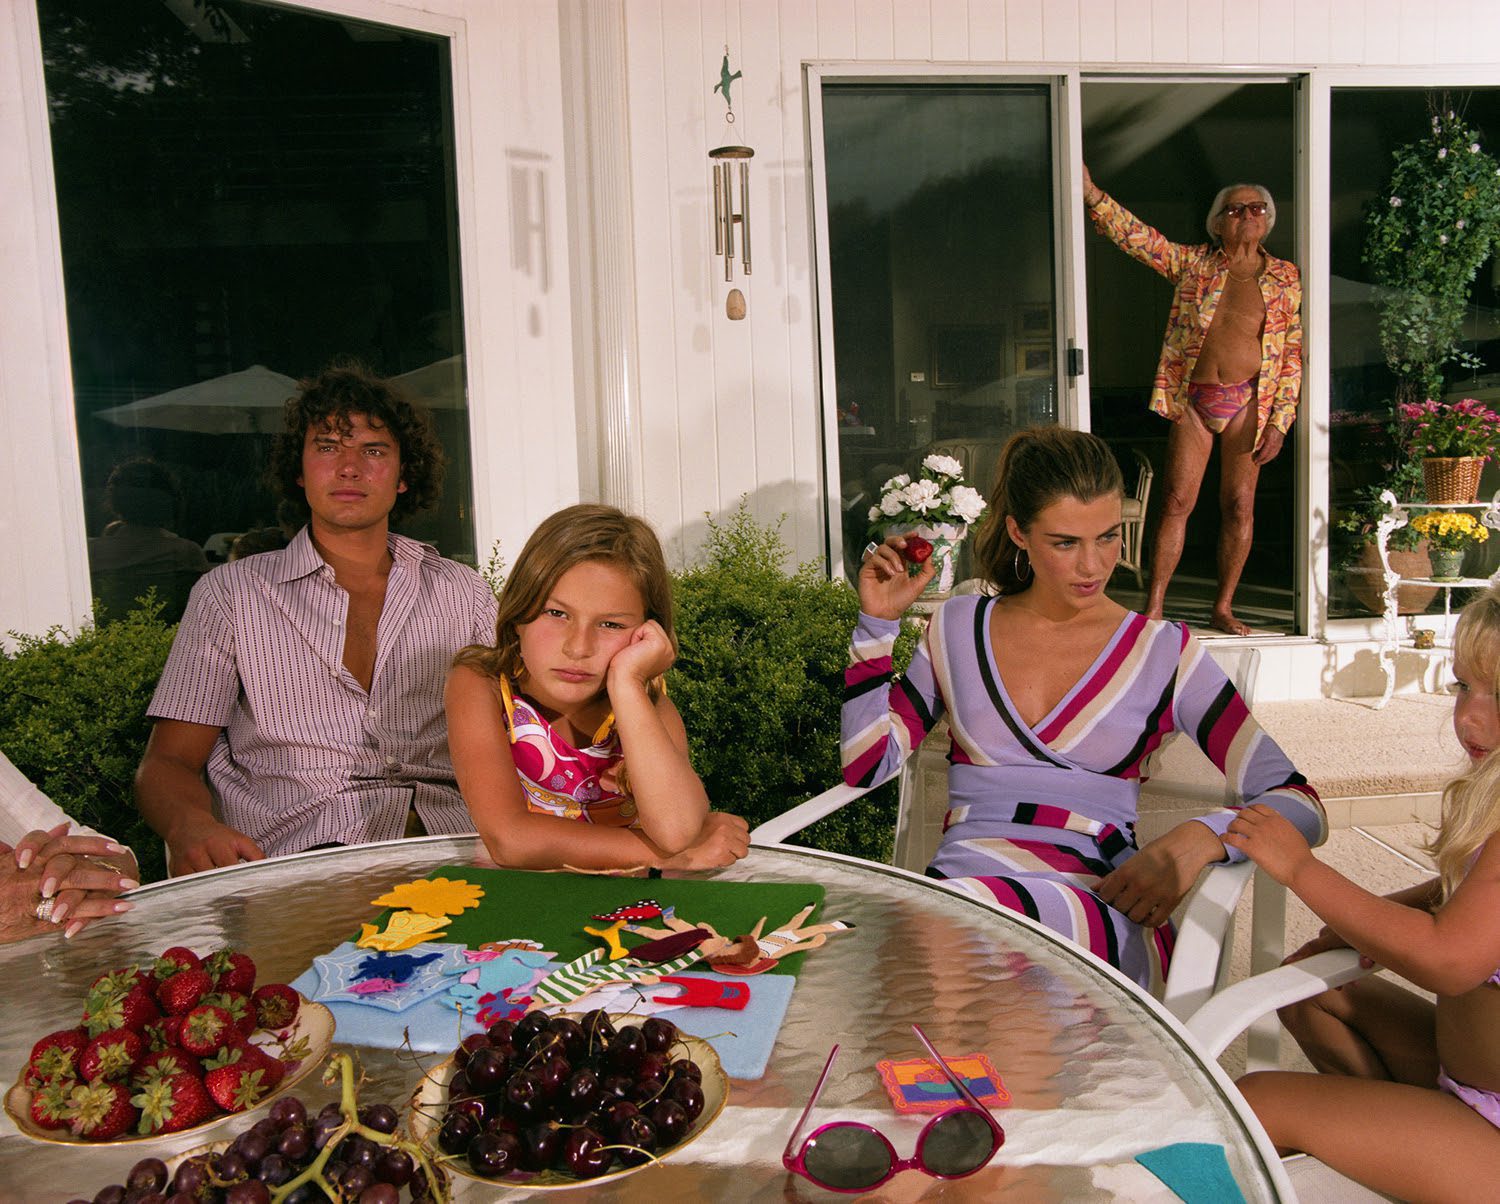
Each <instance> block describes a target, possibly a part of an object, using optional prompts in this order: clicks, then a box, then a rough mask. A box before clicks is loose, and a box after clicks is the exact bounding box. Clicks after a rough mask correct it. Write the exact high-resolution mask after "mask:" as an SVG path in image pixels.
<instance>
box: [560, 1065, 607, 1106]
mask: <svg viewBox="0 0 1500 1204" xmlns="http://www.w3.org/2000/svg"><path fill="white" fill-rule="evenodd" d="M600 1094H601V1091H600V1087H599V1075H598V1073H597V1072H596V1071H593V1070H590V1069H589V1068H588V1067H587V1066H585V1067H583V1068H582V1069H581V1070H575V1071H574V1072H573V1074H572V1077H571V1078H569V1079H568V1082H567V1085H566V1086H565V1087H564V1088H563V1092H562V1099H563V1106H564V1107H565V1108H566V1109H567V1111H568V1112H569V1113H571V1114H573V1115H577V1114H578V1113H579V1112H587V1111H588V1110H589V1109H590V1108H592V1107H593V1106H594V1105H595V1104H596V1103H597V1102H598V1101H599V1097H600Z"/></svg>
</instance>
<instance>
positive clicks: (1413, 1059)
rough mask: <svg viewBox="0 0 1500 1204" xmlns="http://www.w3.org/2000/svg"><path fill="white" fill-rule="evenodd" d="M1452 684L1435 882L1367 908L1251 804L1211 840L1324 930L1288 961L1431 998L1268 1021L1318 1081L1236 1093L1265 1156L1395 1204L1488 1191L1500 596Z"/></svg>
mask: <svg viewBox="0 0 1500 1204" xmlns="http://www.w3.org/2000/svg"><path fill="white" fill-rule="evenodd" d="M1453 673H1454V677H1455V678H1456V684H1455V693H1456V700H1455V703H1454V708H1453V729H1454V731H1455V732H1456V733H1457V735H1458V739H1459V742H1460V743H1461V744H1462V745H1463V746H1464V750H1465V751H1466V752H1467V753H1468V754H1469V757H1470V760H1471V767H1470V771H1469V772H1468V773H1467V774H1465V775H1464V776H1463V777H1460V778H1459V779H1458V780H1456V781H1454V782H1452V783H1450V784H1449V786H1448V788H1447V790H1445V791H1444V792H1443V817H1442V822H1441V824H1440V826H1439V828H1438V831H1437V835H1436V836H1435V837H1434V839H1433V841H1432V843H1431V844H1430V845H1429V846H1428V851H1429V852H1430V853H1431V854H1432V855H1433V857H1434V858H1435V859H1436V861H1437V866H1438V877H1437V878H1435V879H1433V880H1432V881H1431V882H1427V883H1423V884H1422V885H1420V886H1416V887H1411V888H1409V889H1407V890H1404V891H1400V892H1397V893H1396V894H1394V895H1391V896H1389V897H1386V898H1381V897H1379V896H1376V895H1372V894H1370V893H1369V892H1368V891H1365V890H1362V889H1361V888H1360V887H1358V886H1356V885H1355V884H1354V883H1352V882H1350V881H1349V880H1348V879H1347V878H1344V877H1343V876H1342V875H1340V874H1339V873H1337V872H1336V871H1334V870H1332V869H1330V868H1329V867H1328V866H1326V865H1323V864H1322V863H1321V862H1319V861H1318V860H1317V859H1316V858H1315V857H1314V856H1313V855H1312V853H1311V852H1310V851H1309V850H1308V847H1307V842H1306V841H1304V840H1303V839H1302V837H1301V836H1300V835H1298V833H1297V832H1296V830H1295V829H1294V828H1292V827H1291V825H1290V824H1288V823H1286V821H1285V820H1283V819H1281V818H1280V816H1278V815H1276V814H1274V813H1272V812H1270V811H1268V810H1266V809H1265V808H1263V807H1258V806H1257V807H1248V808H1246V809H1245V810H1244V811H1242V812H1241V813H1240V816H1239V818H1237V819H1236V820H1235V821H1234V822H1233V823H1232V824H1230V825H1229V832H1228V834H1227V835H1225V837H1224V843H1225V844H1226V845H1230V846H1232V847H1234V848H1238V849H1241V850H1242V851H1243V852H1245V853H1246V854H1247V855H1248V856H1249V857H1250V858H1252V859H1253V860H1254V861H1255V862H1256V863H1257V864H1258V865H1259V866H1261V868H1262V869H1264V870H1266V872H1267V873H1269V874H1270V875H1271V876H1272V877H1274V878H1275V879H1276V880H1277V881H1278V882H1280V883H1282V884H1283V885H1285V886H1286V887H1288V888H1289V889H1290V890H1292V891H1294V892H1295V893H1296V894H1297V895H1298V896H1299V897H1300V898H1301V899H1302V901H1303V902H1304V903H1306V904H1307V905H1308V906H1309V907H1310V908H1312V910H1313V911H1314V912H1316V913H1317V914H1318V916H1319V917H1320V918H1322V919H1323V920H1324V921H1325V922H1326V923H1327V925H1328V927H1327V928H1325V929H1324V930H1323V932H1322V933H1321V934H1320V935H1319V936H1318V937H1317V939H1315V940H1314V941H1312V942H1311V943H1309V944H1308V945H1306V946H1304V947H1303V948H1302V949H1299V950H1298V951H1297V952H1296V953H1295V954H1293V958H1300V957H1305V956H1307V955H1309V954H1311V953H1316V952H1320V951H1322V950H1324V949H1330V948H1336V947H1340V946H1350V947H1353V948H1355V949H1357V950H1359V952H1360V954H1361V955H1362V957H1363V958H1365V959H1368V960H1369V961H1370V962H1374V963H1378V964H1379V965H1382V966H1385V967H1387V968H1389V969H1391V970H1394V971H1395V972H1396V973H1397V974H1399V975H1401V977H1403V978H1405V979H1407V980H1409V981H1410V982H1412V983H1414V984H1415V985H1416V986H1418V987H1421V988H1422V989H1424V990H1426V991H1430V992H1433V993H1434V994H1435V995H1436V996H1437V1001H1436V1003H1431V1002H1428V1000H1427V999H1425V998H1424V997H1422V996H1419V995H1417V994H1414V993H1413V992H1411V991H1408V990H1405V989H1404V988H1402V987H1400V986H1397V985H1396V984H1395V983H1392V982H1388V981H1386V980H1385V979H1383V978H1374V977H1372V978H1365V979H1362V980H1360V981H1358V982H1354V983H1350V984H1349V985H1347V986H1345V987H1342V988H1339V989H1338V990H1333V991H1327V992H1324V993H1323V994H1322V995H1319V996H1317V997H1315V998H1313V999H1310V1000H1306V1001H1305V1002H1303V1003H1300V1004H1296V1005H1293V1006H1292V1007H1290V1008H1286V1009H1283V1011H1282V1019H1283V1021H1284V1022H1285V1024H1286V1026H1287V1028H1288V1030H1289V1031H1290V1032H1291V1033H1292V1035H1293V1036H1295V1037H1296V1038H1297V1042H1298V1044H1300V1045H1301V1046H1302V1049H1303V1051H1304V1052H1305V1053H1306V1054H1307V1056H1308V1058H1309V1060H1310V1061H1311V1062H1312V1064H1313V1065H1314V1066H1315V1067H1317V1069H1318V1070H1319V1071H1321V1072H1322V1073H1319V1074H1297V1073H1289V1072H1281V1071H1268V1072H1264V1073H1260V1074H1252V1075H1249V1076H1247V1077H1246V1078H1244V1079H1242V1080H1240V1088H1241V1090H1242V1091H1244V1093H1245V1097H1246V1098H1247V1099H1248V1100H1249V1101H1250V1103H1251V1105H1252V1106H1253V1107H1254V1108H1255V1112H1256V1115H1258V1116H1259V1117H1260V1119H1261V1122H1262V1123H1263V1124H1264V1125H1265V1126H1266V1131H1267V1132H1268V1133H1269V1134H1270V1135H1271V1139H1272V1140H1273V1141H1275V1142H1276V1144H1277V1145H1278V1146H1280V1147H1282V1148H1283V1149H1286V1150H1303V1151H1305V1152H1307V1153H1309V1154H1313V1155H1315V1156H1316V1157H1317V1158H1319V1159H1321V1160H1322V1161H1323V1162H1325V1163H1327V1164H1328V1165H1330V1166H1332V1167H1333V1168H1334V1169H1336V1170H1338V1171H1340V1172H1341V1173H1342V1174H1345V1175H1347V1176H1349V1177H1350V1178H1351V1179H1357V1180H1359V1181H1360V1182H1361V1183H1364V1184H1366V1185H1367V1186H1369V1187H1372V1188H1375V1189H1376V1190H1377V1191H1381V1192H1385V1193H1387V1194H1389V1195H1392V1196H1395V1197H1397V1198H1399V1199H1403V1200H1474V1199H1479V1198H1482V1197H1483V1196H1484V1195H1485V1194H1487V1193H1488V1192H1490V1191H1493V1190H1495V1185H1496V1184H1497V1183H1500V969H1497V967H1500V839H1497V838H1496V837H1495V834H1496V832H1497V831H1500V755H1496V753H1495V749H1496V747H1497V746H1500V590H1497V589H1495V588H1494V587H1491V588H1490V589H1489V590H1487V591H1486V592H1485V593H1484V594H1483V595H1482V596H1481V597H1480V598H1479V599H1478V600H1477V601H1474V602H1471V603H1470V604H1469V605H1468V606H1467V607H1465V608H1464V611H1463V614H1462V615H1461V616H1460V618H1459V623H1458V629H1457V632H1456V634H1455V646H1454V658H1453ZM1486 1183H1487V1184H1489V1185H1490V1186H1489V1187H1485V1186H1484V1185H1485V1184H1486Z"/></svg>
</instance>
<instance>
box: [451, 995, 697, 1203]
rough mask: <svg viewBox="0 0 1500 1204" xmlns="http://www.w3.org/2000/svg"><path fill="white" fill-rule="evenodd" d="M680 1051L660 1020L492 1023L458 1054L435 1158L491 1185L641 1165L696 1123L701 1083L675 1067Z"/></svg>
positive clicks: (693, 1070)
mask: <svg viewBox="0 0 1500 1204" xmlns="http://www.w3.org/2000/svg"><path fill="white" fill-rule="evenodd" d="M677 1040H678V1034H677V1026H676V1025H674V1024H673V1023H672V1022H671V1021H670V1020H663V1019H661V1018H660V1017H657V1016H653V1017H651V1018H649V1019H647V1020H646V1021H645V1022H644V1023H643V1024H641V1025H640V1026H636V1025H633V1024H631V1025H622V1026H621V1027H620V1028H618V1029H617V1028H616V1027H615V1026H614V1024H613V1023H612V1022H611V1021H610V1018H609V1017H608V1016H607V1015H606V1014H605V1013H604V1012H602V1011H593V1012H589V1013H588V1014H586V1015H584V1016H582V1017H579V1018H577V1019H575V1018H573V1017H571V1016H554V1017H551V1018H549V1017H547V1016H544V1015H542V1014H541V1013H540V1012H530V1013H528V1014H527V1015H525V1016H523V1017H522V1018H521V1019H520V1020H518V1021H510V1020H500V1021H497V1022H496V1023H494V1024H493V1025H491V1026H490V1029H489V1031H488V1032H486V1033H476V1034H474V1035H472V1036H469V1037H465V1038H464V1041H463V1044H462V1045H460V1046H459V1047H458V1049H457V1051H456V1052H455V1054H454V1061H455V1063H456V1065H457V1069H456V1071H455V1073H454V1075H453V1078H452V1080H451V1081H450V1082H449V1084H448V1108H447V1112H446V1113H445V1115H444V1116H443V1120H442V1124H441V1126H440V1127H439V1129H438V1135H437V1145H438V1148H439V1149H440V1150H442V1151H443V1153H445V1154H451V1155H455V1156H460V1157H466V1158H467V1159H468V1162H469V1166H470V1167H471V1168H473V1170H474V1172H475V1173H476V1174H479V1175H483V1176H485V1177H486V1178H497V1177H499V1176H502V1175H509V1174H512V1173H514V1172H517V1171H530V1172H535V1171H545V1170H553V1171H561V1172H565V1173H567V1174H571V1175H573V1176H575V1177H577V1178H579V1179H593V1178H596V1177H598V1176H599V1175H602V1174H604V1173H605V1172H606V1171H608V1170H609V1169H610V1168H611V1167H613V1166H614V1164H615V1161H616V1159H618V1160H619V1161H620V1162H621V1163H623V1164H624V1165H626V1166H638V1165H640V1164H641V1163H643V1162H645V1161H647V1160H648V1159H650V1158H651V1157H652V1156H653V1155H656V1154H658V1153H661V1152H664V1151H666V1150H670V1149H671V1148H672V1147H673V1146H675V1145H677V1144H678V1143H679V1142H680V1141H682V1139H683V1138H684V1137H686V1136H687V1132H688V1129H689V1127H690V1126H691V1125H692V1123H693V1122H694V1121H695V1120H697V1119H698V1117H699V1116H700V1115H701V1114H702V1112H703V1086H702V1084H703V1072H702V1070H700V1069H699V1067H698V1065H697V1063H696V1062H694V1061H692V1060H691V1059H690V1058H677V1059H673V1058H672V1056H671V1051H672V1047H673V1046H674V1045H675V1044H676V1043H677Z"/></svg>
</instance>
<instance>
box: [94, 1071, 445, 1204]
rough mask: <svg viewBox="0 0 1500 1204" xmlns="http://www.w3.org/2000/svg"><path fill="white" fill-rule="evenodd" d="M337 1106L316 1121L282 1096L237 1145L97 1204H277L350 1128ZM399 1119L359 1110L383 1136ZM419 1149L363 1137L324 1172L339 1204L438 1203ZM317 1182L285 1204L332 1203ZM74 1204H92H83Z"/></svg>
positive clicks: (348, 1142) (355, 1137) (156, 1172)
mask: <svg viewBox="0 0 1500 1204" xmlns="http://www.w3.org/2000/svg"><path fill="white" fill-rule="evenodd" d="M344 1119H345V1118H344V1115H343V1113H342V1112H341V1111H340V1109H339V1105H338V1103H337V1102H335V1103H330V1104H328V1105H326V1106H325V1107H324V1108H323V1110H322V1111H321V1112H319V1113H318V1114H317V1116H309V1115H308V1111H307V1107H306V1105H304V1104H303V1102H302V1101H301V1100H300V1099H297V1098H296V1097H294V1096H282V1097H281V1098H280V1099H278V1100H277V1101H276V1102H275V1103H273V1104H272V1105H271V1110H270V1112H269V1113H268V1114H267V1115H266V1116H265V1117H263V1118H262V1119H260V1120H258V1121H256V1122H255V1124H254V1125H252V1126H251V1127H250V1128H248V1129H246V1130H245V1131H244V1132H243V1133H241V1134H240V1135H239V1136H238V1137H236V1138H235V1139H234V1140H233V1141H232V1142H230V1144H229V1146H228V1147H227V1148H226V1149H223V1150H221V1151H219V1152H217V1153H213V1154H197V1155H194V1156H193V1157H192V1158H189V1159H187V1160H186V1161H184V1162H183V1163H182V1164H181V1165H179V1166H178V1168H177V1171H176V1173H175V1174H173V1175H172V1176H171V1177H170V1179H169V1178H168V1175H167V1167H166V1164H165V1163H163V1162H162V1161H161V1159H159V1158H143V1159H141V1161H139V1162H137V1163H136V1164H135V1166H133V1167H132V1168H131V1170H130V1175H129V1176H128V1177H127V1179H126V1181H125V1183H124V1184H123V1185H121V1184H112V1185H110V1186H109V1187H106V1188H104V1189H103V1190H102V1191H100V1192H99V1193H98V1194H97V1195H95V1196H94V1198H93V1204H270V1201H271V1199H272V1193H273V1192H275V1191H276V1190H277V1189H279V1188H281V1187H282V1186H283V1185H284V1184H286V1183H289V1182H290V1181H291V1180H293V1179H295V1178H296V1177H297V1176H298V1175H300V1174H301V1173H302V1172H303V1170H305V1169H306V1168H307V1166H308V1165H309V1164H310V1163H312V1162H313V1161H314V1160H315V1159H316V1158H317V1156H318V1153H319V1151H320V1150H322V1149H323V1148H324V1147H325V1146H326V1145H327V1144H328V1143H329V1140H330V1139H331V1138H332V1136H333V1134H334V1133H335V1132H337V1131H338V1130H339V1129H340V1128H342V1127H343V1125H344ZM398 1119H399V1117H398V1115H397V1112H396V1110H395V1109H394V1108H392V1107H391V1106H390V1105H389V1104H372V1105H369V1106H367V1107H361V1108H360V1109H359V1122H360V1124H361V1125H363V1126H364V1127H365V1128H368V1129H371V1130H373V1131H375V1132H377V1133H394V1132H395V1131H396V1125H397V1121H398ZM415 1149H416V1147H415V1146H410V1145H409V1144H408V1143H407V1142H405V1141H404V1140H403V1139H400V1138H397V1139H396V1141H395V1143H394V1144H392V1145H382V1144H380V1143H377V1142H375V1141H373V1140H371V1139H370V1138H369V1137H366V1136H364V1135H363V1134H360V1133H355V1132H350V1133H347V1134H345V1135H344V1136H343V1137H342V1138H341V1139H340V1140H339V1142H338V1144H337V1145H335V1146H334V1148H333V1150H332V1152H331V1153H330V1154H329V1157H328V1161H327V1162H325V1163H324V1165H323V1168H322V1172H321V1175H322V1179H323V1181H324V1182H326V1183H327V1184H328V1185H329V1187H330V1188H333V1189H334V1191H335V1192H336V1193H342V1194H341V1195H339V1197H338V1198H340V1199H343V1200H348V1201H357V1202H358V1204H399V1202H400V1200H401V1198H402V1190H401V1189H402V1188H403V1187H404V1188H406V1189H407V1191H408V1192H409V1193H410V1197H409V1198H410V1199H411V1200H413V1201H425V1200H428V1199H429V1198H430V1196H429V1190H430V1189H429V1185H428V1182H427V1177H426V1175H425V1174H424V1173H423V1171H422V1169H421V1167H420V1166H419V1165H418V1162H417V1159H416V1158H415V1157H414V1156H413V1152H412V1151H414V1150H415ZM328 1198H329V1196H328V1194H327V1193H326V1192H325V1191H324V1190H323V1188H322V1186H320V1185H319V1184H318V1183H317V1182H316V1181H313V1180H309V1181H308V1182H306V1183H302V1184H299V1185H298V1186H297V1187H295V1188H293V1189H292V1190H291V1191H290V1192H288V1193H286V1194H285V1195H284V1196H280V1197H279V1199H278V1204H310V1202H311V1201H326V1200H327V1199H328ZM73 1204H88V1201H85V1200H81V1199H80V1200H76V1201H74V1202H73Z"/></svg>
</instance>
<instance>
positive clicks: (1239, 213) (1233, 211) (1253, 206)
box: [1221, 201, 1266, 219]
mask: <svg viewBox="0 0 1500 1204" xmlns="http://www.w3.org/2000/svg"><path fill="white" fill-rule="evenodd" d="M1221 212H1222V213H1223V214H1224V216H1225V217H1232V218H1236V219H1238V218H1240V217H1247V216H1248V217H1265V215H1266V203H1265V201H1251V202H1249V204H1245V205H1225V206H1224V208H1223V209H1222V210H1221Z"/></svg>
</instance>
